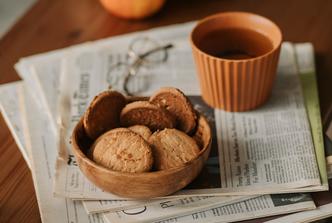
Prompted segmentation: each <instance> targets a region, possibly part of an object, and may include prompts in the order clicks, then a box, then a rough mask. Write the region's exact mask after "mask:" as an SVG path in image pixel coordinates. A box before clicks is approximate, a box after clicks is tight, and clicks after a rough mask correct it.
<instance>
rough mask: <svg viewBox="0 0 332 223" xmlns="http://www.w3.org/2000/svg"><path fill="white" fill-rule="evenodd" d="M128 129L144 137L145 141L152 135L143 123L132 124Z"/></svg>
mask: <svg viewBox="0 0 332 223" xmlns="http://www.w3.org/2000/svg"><path fill="white" fill-rule="evenodd" d="M128 129H130V130H131V131H133V132H135V133H137V134H138V135H140V136H142V137H143V139H145V140H146V141H148V140H149V138H150V136H151V135H152V132H151V130H150V129H149V128H148V127H146V126H144V125H133V126H130V127H128Z"/></svg>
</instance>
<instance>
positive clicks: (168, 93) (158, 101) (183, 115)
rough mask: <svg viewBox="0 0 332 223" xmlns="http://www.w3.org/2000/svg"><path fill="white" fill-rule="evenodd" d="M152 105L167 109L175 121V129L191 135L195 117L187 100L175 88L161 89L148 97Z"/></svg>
mask: <svg viewBox="0 0 332 223" xmlns="http://www.w3.org/2000/svg"><path fill="white" fill-rule="evenodd" d="M150 102H151V103H152V104H155V105H158V106H159V107H162V108H165V109H167V110H168V111H169V112H170V113H171V114H172V115H173V116H174V117H175V118H176V121H177V128H178V129H180V130H182V131H184V132H186V133H191V132H193V130H194V129H195V127H196V120H197V116H196V113H195V110H194V108H193V106H192V104H191V102H190V101H189V99H188V98H187V97H186V96H185V95H184V94H183V92H182V91H180V90H179V89H177V88H172V87H163V88H160V89H159V90H158V91H157V92H156V93H155V94H154V95H152V96H151V97H150Z"/></svg>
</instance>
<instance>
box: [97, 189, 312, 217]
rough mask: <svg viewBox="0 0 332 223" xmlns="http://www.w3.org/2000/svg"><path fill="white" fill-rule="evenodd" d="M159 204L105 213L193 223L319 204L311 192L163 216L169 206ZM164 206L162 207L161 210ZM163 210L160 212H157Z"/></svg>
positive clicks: (253, 199) (276, 212) (299, 208)
mask: <svg viewBox="0 0 332 223" xmlns="http://www.w3.org/2000/svg"><path fill="white" fill-rule="evenodd" d="M172 208H173V207H164V208H162V207H159V210H158V211H155V210H149V207H148V206H146V207H142V208H140V209H135V210H131V211H130V210H126V211H119V212H116V213H109V214H105V215H104V217H105V220H106V222H109V223H112V222H119V223H121V222H127V223H130V222H158V223H175V222H176V223H187V222H188V223H189V222H196V223H200V222H202V223H203V222H204V223H205V222H210V223H214V222H215V223H217V222H218V223H219V222H235V221H242V220H248V219H254V218H261V217H266V216H272V215H278V214H284V213H292V212H297V211H303V210H311V209H314V208H315V204H314V202H313V201H312V200H311V198H310V195H308V194H275V195H263V196H260V197H258V198H252V199H249V200H246V201H242V202H238V203H234V204H230V205H226V206H221V207H215V208H212V209H208V210H202V211H199V212H194V213H191V214H188V215H185V216H180V217H173V218H168V219H164V220H161V219H163V216H166V214H165V213H167V212H168V209H172ZM161 209H162V210H161ZM157 213H159V215H157Z"/></svg>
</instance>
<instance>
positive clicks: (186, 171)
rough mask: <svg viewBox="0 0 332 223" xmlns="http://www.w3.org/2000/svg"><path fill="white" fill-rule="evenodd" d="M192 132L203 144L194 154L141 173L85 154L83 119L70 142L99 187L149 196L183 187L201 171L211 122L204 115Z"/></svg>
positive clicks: (81, 165)
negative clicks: (182, 161)
mask: <svg viewBox="0 0 332 223" xmlns="http://www.w3.org/2000/svg"><path fill="white" fill-rule="evenodd" d="M183 134H184V133H183ZM195 135H196V137H195V138H198V139H197V140H198V141H199V142H202V143H201V144H202V145H203V146H202V148H201V150H200V151H199V154H198V155H197V157H196V158H194V159H193V160H191V161H188V162H187V163H185V164H184V165H181V166H177V167H174V168H170V169H164V170H160V171H152V172H142V173H130V172H120V171H114V170H111V169H107V168H105V167H103V166H101V165H98V164H97V163H96V162H93V161H92V160H91V159H90V158H88V157H87V155H86V154H88V153H89V149H90V148H91V140H90V139H89V137H88V136H87V135H86V133H85V130H84V127H83V120H82V119H81V121H80V122H78V123H77V125H76V127H75V129H74V131H73V134H72V137H71V143H72V150H73V153H74V155H75V157H76V160H77V164H78V166H79V168H80V169H81V171H82V172H83V174H84V175H85V176H86V177H87V178H88V179H89V180H90V181H91V182H93V183H94V184H95V185H97V186H98V187H99V188H102V189H103V190H104V191H108V192H111V193H113V194H116V195H119V196H121V197H128V198H137V199H149V198H155V197H164V196H166V195H169V194H172V193H174V192H176V191H178V190H180V189H182V188H184V187H185V186H187V185H188V184H189V183H190V182H192V181H193V180H194V179H195V178H196V177H197V175H198V174H199V173H200V172H201V170H202V168H203V166H204V163H205V162H206V160H207V159H208V157H209V154H210V149H211V140H212V139H211V137H212V136H211V129H210V126H209V124H208V122H207V120H206V119H205V118H204V117H203V116H201V117H200V118H199V119H198V127H197V132H196V133H195Z"/></svg>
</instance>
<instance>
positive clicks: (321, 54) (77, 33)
mask: <svg viewBox="0 0 332 223" xmlns="http://www.w3.org/2000/svg"><path fill="white" fill-rule="evenodd" d="M222 11H249V12H254V13H258V14H261V15H263V16H266V17H268V18H270V19H272V20H273V21H275V22H276V23H277V24H278V25H279V26H280V28H281V30H282V32H283V36H284V40H286V41H293V42H306V41H308V42H312V43H313V44H314V47H315V54H316V55H315V56H316V57H315V58H316V67H317V74H318V86H319V95H320V106H321V111H322V116H323V117H324V116H325V115H326V114H327V112H328V109H329V105H330V104H331V100H332V95H330V94H329V91H330V86H331V84H332V41H331V37H332V26H331V24H330V22H331V21H332V1H328V0H325V1H324V0H319V1H318V0H311V1H303V0H287V1H280V0H260V1H258V0H253V1H247V0H223V1H218V0H205V1H199V0H182V1H176V0H168V1H167V3H166V4H165V6H164V8H163V9H162V11H161V12H160V13H158V14H157V15H155V16H153V17H151V18H149V19H146V20H141V21H128V20H122V19H119V18H116V17H114V16H112V15H110V14H108V13H107V12H106V11H105V10H104V9H103V8H102V7H101V6H100V4H99V3H98V1H97V0H80V1H77V0H57V1H52V0H39V1H37V3H36V4H35V5H34V6H33V7H32V8H31V9H30V10H28V12H27V13H26V14H25V15H24V16H23V17H22V18H21V19H20V20H19V21H18V22H17V23H16V24H15V25H14V26H13V27H12V29H11V30H10V31H9V32H8V33H7V34H6V35H5V36H4V37H3V38H2V39H1V40H0V84H3V83H7V82H12V81H16V80H19V77H18V75H17V73H16V72H15V71H14V69H13V65H14V64H15V63H16V62H17V61H18V59H19V58H21V57H24V56H28V55H32V54H36V53H41V52H46V51H49V50H54V49H59V48H63V47H67V46H70V45H73V44H78V43H82V42H85V41H91V40H97V39H100V38H106V37H110V36H115V35H119V34H123V33H128V32H133V31H137V30H145V29H149V28H152V27H157V26H163V25H168V24H173V23H181V22H186V21H191V20H197V19H201V18H203V17H205V16H207V15H210V14H213V13H217V12H222ZM0 130H1V131H0V142H1V143H0V154H1V155H0V164H1V168H0V222H39V221H40V214H39V210H38V204H37V199H36V195H35V191H34V187H33V181H32V178H31V173H30V170H29V168H28V167H27V165H26V163H25V161H24V159H23V157H22V155H21V154H20V152H19V150H18V147H17V145H16V144H15V141H14V139H13V137H12V135H11V133H10V132H9V129H8V127H7V125H6V124H5V122H4V120H3V117H2V116H1V115H0ZM50 190H51V188H50ZM326 195H327V194H326V193H320V194H316V195H315V197H323V196H326Z"/></svg>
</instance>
